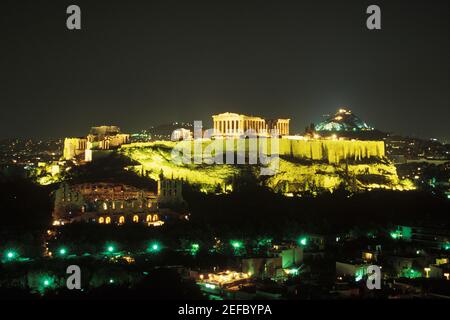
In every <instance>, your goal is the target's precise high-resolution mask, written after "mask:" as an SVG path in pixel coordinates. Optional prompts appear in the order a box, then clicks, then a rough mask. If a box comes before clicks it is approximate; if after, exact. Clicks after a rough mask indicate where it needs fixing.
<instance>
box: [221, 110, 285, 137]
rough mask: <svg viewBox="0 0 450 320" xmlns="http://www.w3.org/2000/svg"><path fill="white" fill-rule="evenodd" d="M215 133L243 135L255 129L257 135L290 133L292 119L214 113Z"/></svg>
mask: <svg viewBox="0 0 450 320" xmlns="http://www.w3.org/2000/svg"><path fill="white" fill-rule="evenodd" d="M212 117H213V122H214V134H215V135H216V136H220V135H221V136H241V135H244V134H245V133H248V132H249V131H250V130H253V131H254V134H256V135H257V136H270V135H271V134H273V133H276V134H277V135H280V136H285V135H289V121H290V119H270V120H266V119H264V118H261V117H253V116H246V115H243V114H237V113H230V112H226V113H221V114H218V115H213V116H212Z"/></svg>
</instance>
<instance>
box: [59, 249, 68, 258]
mask: <svg viewBox="0 0 450 320" xmlns="http://www.w3.org/2000/svg"><path fill="white" fill-rule="evenodd" d="M58 253H59V255H61V256H65V255H66V254H67V249H66V248H60V249H59V250H58Z"/></svg>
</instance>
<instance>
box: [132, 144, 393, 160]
mask: <svg viewBox="0 0 450 320" xmlns="http://www.w3.org/2000/svg"><path fill="white" fill-rule="evenodd" d="M264 140H265V141H266V142H267V148H263V149H262V150H263V153H264V154H272V149H273V147H274V146H275V145H276V144H278V146H279V155H280V156H286V157H293V158H297V159H309V160H315V161H327V162H328V163H330V164H338V163H340V162H341V161H342V160H347V159H348V160H354V161H362V160H364V159H369V158H378V159H381V158H384V157H385V148H384V141H351V140H290V139H269V138H268V139H228V140H227V139H223V140H212V141H209V140H208V141H202V142H194V141H181V142H179V143H178V144H176V145H175V144H171V146H173V147H175V146H177V148H178V149H179V150H182V151H183V152H184V151H185V153H189V151H190V152H191V156H192V157H194V155H196V156H199V151H200V150H201V152H202V155H201V156H202V158H205V154H206V155H207V154H209V153H212V154H215V153H216V152H220V153H223V152H225V151H226V150H233V151H236V150H238V149H239V148H242V149H241V150H245V151H246V152H248V150H249V148H253V149H254V150H258V151H259V148H260V143H261V141H264ZM196 143H197V146H200V145H201V148H200V147H198V148H197V147H196V146H195V144H196ZM239 144H242V147H240V146H239ZM252 145H253V146H254V147H251V146H252ZM130 146H133V145H130ZM230 146H231V147H230ZM211 150H212V152H211ZM205 151H206V152H205Z"/></svg>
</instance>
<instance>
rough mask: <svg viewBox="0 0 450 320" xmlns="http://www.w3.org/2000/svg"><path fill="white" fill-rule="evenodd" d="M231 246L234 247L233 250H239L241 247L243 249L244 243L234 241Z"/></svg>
mask: <svg viewBox="0 0 450 320" xmlns="http://www.w3.org/2000/svg"><path fill="white" fill-rule="evenodd" d="M231 245H232V246H233V248H235V249H239V248H240V247H242V242H239V241H233V242H231Z"/></svg>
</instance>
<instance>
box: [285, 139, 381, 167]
mask: <svg viewBox="0 0 450 320" xmlns="http://www.w3.org/2000/svg"><path fill="white" fill-rule="evenodd" d="M280 155H285V156H292V157H294V158H302V159H310V160H326V161H328V163H340V162H341V161H342V160H346V159H348V160H355V161H360V160H363V159H369V158H383V157H384V156H385V150H384V141H349V140H288V139H280Z"/></svg>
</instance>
